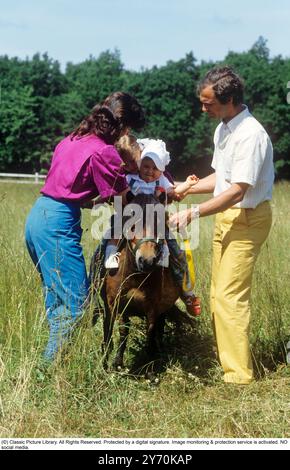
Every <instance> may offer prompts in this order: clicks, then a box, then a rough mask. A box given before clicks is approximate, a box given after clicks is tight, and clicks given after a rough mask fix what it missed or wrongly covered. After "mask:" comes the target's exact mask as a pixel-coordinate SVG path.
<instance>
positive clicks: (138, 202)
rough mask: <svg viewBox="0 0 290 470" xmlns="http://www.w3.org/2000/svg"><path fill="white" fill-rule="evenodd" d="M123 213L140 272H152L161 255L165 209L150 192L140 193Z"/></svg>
mask: <svg viewBox="0 0 290 470" xmlns="http://www.w3.org/2000/svg"><path fill="white" fill-rule="evenodd" d="M124 212H125V213H126V215H125V218H124V224H123V229H124V233H125V237H126V238H127V240H128V248H129V251H130V252H131V254H132V255H133V256H134V258H135V263H136V266H137V269H138V271H140V272H150V271H152V270H153V269H155V268H156V266H157V263H158V261H159V259H160V257H161V254H162V249H163V244H164V239H165V208H164V206H163V205H162V204H161V203H160V202H159V200H158V199H157V198H156V197H155V196H153V195H151V194H149V195H148V194H138V195H137V196H136V197H135V198H134V199H133V200H132V202H131V203H130V204H128V205H127V206H126V207H125V209H124Z"/></svg>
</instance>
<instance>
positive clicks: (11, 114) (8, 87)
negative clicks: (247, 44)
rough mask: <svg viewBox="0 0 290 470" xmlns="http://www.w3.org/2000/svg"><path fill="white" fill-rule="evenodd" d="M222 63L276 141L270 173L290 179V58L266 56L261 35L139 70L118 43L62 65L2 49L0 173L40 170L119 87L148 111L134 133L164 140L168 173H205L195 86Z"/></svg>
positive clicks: (206, 147) (206, 139)
mask: <svg viewBox="0 0 290 470" xmlns="http://www.w3.org/2000/svg"><path fill="white" fill-rule="evenodd" d="M221 64H228V65H231V66H233V67H234V69H235V70H236V71H237V72H238V73H239V74H240V75H241V76H242V77H243V78H244V80H245V85H246V93H245V103H246V104H247V105H248V106H249V109H250V111H251V112H252V113H253V114H254V116H255V117H256V118H257V119H258V120H259V121H260V122H261V123H262V124H263V126H264V127H265V128H266V129H267V131H268V133H269V135H270V137H271V139H272V142H273V145H274V152H275V169H276V175H277V177H278V178H290V132H289V130H290V129H289V128H290V126H289V124H290V99H288V101H289V103H288V102H287V95H288V96H290V58H283V57H282V56H280V55H279V56H276V57H273V58H271V57H270V54H269V49H268V47H267V41H266V39H264V38H263V37H260V38H259V39H258V40H257V42H256V43H255V44H254V45H253V46H252V47H251V49H250V50H248V51H246V52H243V53H236V52H229V53H228V54H227V56H226V57H225V59H224V60H223V61H222V62H218V63H217V62H215V63H213V62H204V61H203V62H201V63H199V64H197V61H196V60H195V57H194V55H193V53H192V52H189V53H188V54H186V56H185V57H184V58H182V59H180V60H178V61H168V62H167V64H166V65H164V66H161V67H157V66H154V67H152V68H150V69H141V71H139V72H134V71H129V70H126V69H125V68H124V65H123V64H122V61H121V56H120V52H119V51H118V50H115V51H105V52H103V53H101V54H100V55H99V57H97V58H95V57H93V56H90V57H89V58H88V59H87V60H85V61H84V62H81V63H79V64H72V63H68V64H67V65H66V68H65V71H62V70H61V66H60V64H59V62H58V61H56V60H54V59H52V58H50V57H48V55H47V54H43V55H40V54H35V55H34V56H33V57H32V58H27V59H25V60H22V59H19V58H17V57H13V58H9V57H8V56H0V93H1V95H0V99H1V101H0V123H1V126H0V172H10V171H13V172H27V173H31V172H35V171H39V172H43V173H45V172H46V171H47V169H48V167H49V162H50V159H51V155H52V151H53V149H54V147H55V145H56V144H57V143H58V142H59V140H61V139H62V137H63V136H64V135H67V134H69V133H70V132H71V131H72V130H73V129H74V127H75V126H76V125H77V124H78V123H79V122H80V121H81V120H82V118H83V117H84V116H85V115H86V114H88V112H89V111H90V110H91V108H92V107H93V106H94V105H95V104H96V103H98V102H100V101H101V100H103V99H104V98H105V97H106V96H107V95H108V94H110V93H112V92H113V91H116V90H122V91H126V92H129V93H132V94H134V95H135V96H136V98H138V100H140V102H141V103H142V105H143V106H144V108H145V110H146V115H147V125H146V128H145V129H144V130H143V132H142V134H140V135H141V136H146V137H151V138H160V139H163V140H164V141H165V142H166V144H167V147H168V149H169V151H170V153H171V157H172V162H171V164H170V170H171V172H172V173H173V175H174V176H175V177H176V178H181V177H183V176H184V175H185V174H188V173H189V172H196V173H197V174H198V175H199V176H204V175H205V174H207V173H208V171H209V168H210V162H211V156H212V150H213V144H212V137H213V132H214V128H215V126H216V125H217V122H216V121H214V120H210V119H208V117H207V116H206V115H204V114H203V113H202V112H201V107H200V104H199V100H198V98H197V96H196V85H197V83H198V81H199V79H200V78H201V77H202V76H203V75H204V74H205V73H206V72H207V71H208V70H209V69H210V68H212V67H213V66H216V65H221ZM288 82H289V85H288ZM287 87H288V88H287Z"/></svg>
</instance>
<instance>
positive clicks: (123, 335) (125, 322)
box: [113, 315, 130, 369]
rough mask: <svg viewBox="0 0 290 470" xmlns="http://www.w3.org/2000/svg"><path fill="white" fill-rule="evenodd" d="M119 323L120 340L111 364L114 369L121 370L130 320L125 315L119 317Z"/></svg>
mask: <svg viewBox="0 0 290 470" xmlns="http://www.w3.org/2000/svg"><path fill="white" fill-rule="evenodd" d="M119 321H120V323H119V334H120V339H119V345H118V350H117V354H116V357H115V359H114V362H113V366H114V368H115V369H121V368H123V367H124V352H125V350H126V345H127V340H128V336H129V330H130V320H129V318H128V317H127V316H126V315H121V317H120V320H119Z"/></svg>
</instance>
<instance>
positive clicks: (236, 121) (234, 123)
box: [223, 104, 250, 132]
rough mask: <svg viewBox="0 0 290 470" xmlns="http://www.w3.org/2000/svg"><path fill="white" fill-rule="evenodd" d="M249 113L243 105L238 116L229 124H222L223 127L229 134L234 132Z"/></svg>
mask: <svg viewBox="0 0 290 470" xmlns="http://www.w3.org/2000/svg"><path fill="white" fill-rule="evenodd" d="M249 115H250V112H249V109H248V106H246V105H245V104H243V111H241V112H240V113H239V114H237V115H236V116H235V117H233V119H231V120H230V121H229V122H227V123H225V122H223V125H224V126H225V127H226V128H228V129H229V131H230V132H234V130H235V129H236V128H237V127H238V125H239V124H240V123H241V122H242V121H243V119H245V117H247V116H249Z"/></svg>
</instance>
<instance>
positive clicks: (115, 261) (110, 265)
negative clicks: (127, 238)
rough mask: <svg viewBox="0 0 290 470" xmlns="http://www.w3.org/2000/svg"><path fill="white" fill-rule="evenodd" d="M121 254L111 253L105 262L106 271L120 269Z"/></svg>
mask: <svg viewBox="0 0 290 470" xmlns="http://www.w3.org/2000/svg"><path fill="white" fill-rule="evenodd" d="M120 254H121V253H119V252H118V251H117V253H111V254H110V255H109V256H108V258H107V259H106V260H105V268H106V269H114V268H118V267H119V261H120Z"/></svg>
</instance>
